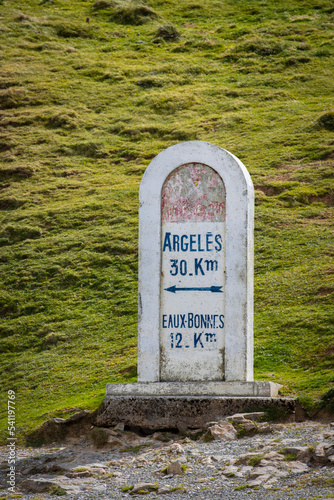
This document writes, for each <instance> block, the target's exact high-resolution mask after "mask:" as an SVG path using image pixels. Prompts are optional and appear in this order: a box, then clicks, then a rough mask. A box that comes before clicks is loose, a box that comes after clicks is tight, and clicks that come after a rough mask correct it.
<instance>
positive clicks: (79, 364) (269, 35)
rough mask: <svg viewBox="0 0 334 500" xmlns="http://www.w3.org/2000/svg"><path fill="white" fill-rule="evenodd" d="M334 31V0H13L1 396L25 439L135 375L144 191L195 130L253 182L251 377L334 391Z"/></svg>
mask: <svg viewBox="0 0 334 500" xmlns="http://www.w3.org/2000/svg"><path fill="white" fill-rule="evenodd" d="M333 27H334V8H333V6H332V2H331V1H330V0H281V1H279V2H277V1H274V0H249V1H247V2H246V1H244V0H219V1H218V0H208V1H205V2H204V1H198V0H182V1H181V2H178V1H176V0H164V1H162V0H147V2H146V3H141V2H139V0H138V1H137V0H96V1H95V2H94V0H71V1H68V0H25V1H22V0H21V1H19V0H0V37H1V41H0V58H1V66H0V168H1V180H0V216H1V228H0V245H1V246H0V273H1V289H0V312H1V316H2V319H1V326H0V337H1V347H0V349H1V351H2V352H3V353H4V354H2V357H1V362H2V380H3V384H2V385H3V390H2V397H4V398H5V397H6V392H7V390H9V389H12V390H15V391H16V392H17V405H18V407H17V408H18V409H17V421H18V427H19V430H20V431H25V430H27V429H28V428H31V427H33V426H36V425H37V424H38V423H39V422H41V421H42V420H45V419H46V417H48V416H50V415H61V414H62V412H64V411H66V410H68V409H70V408H83V407H84V408H94V407H96V406H97V405H98V404H99V403H100V402H101V400H102V398H103V395H104V391H105V384H106V383H107V382H121V381H122V382H130V381H134V380H136V344H137V332H136V329H137V324H136V322H137V225H138V188H139V183H140V180H141V176H142V174H143V172H144V170H145V168H146V166H147V165H148V163H149V161H150V159H152V158H153V157H154V156H155V155H156V154H158V153H159V152H160V151H161V150H162V149H164V148H166V147H168V146H170V145H172V144H175V143H177V142H180V141H185V140H193V139H198V140H205V141H208V142H211V143H213V144H217V145H219V146H221V147H223V148H225V149H227V150H229V151H230V152H232V153H233V154H235V155H236V156H238V157H239V158H240V159H241V160H242V161H243V162H244V164H245V165H246V167H247V168H248V170H249V171H250V174H251V176H252V179H253V182H254V184H255V189H256V215H255V375H256V378H257V379H266V380H273V381H277V382H280V383H282V384H284V390H283V393H284V394H287V395H288V394H289V395H294V394H298V395H301V396H303V397H310V398H317V397H319V396H321V394H323V393H324V392H326V391H327V390H328V389H329V388H330V387H333V382H334V375H333V365H334V340H333V326H332V325H333V317H332V316H333V308H332V307H331V301H332V299H333V290H334V284H333V272H334V267H333V260H332V257H333V248H332V247H331V244H332V243H333V233H331V226H330V223H331V217H332V215H333V208H332V207H333V181H332V179H333V165H334V112H333V108H332V107H331V106H332V104H333V103H332V101H331V98H332V96H333V90H334V89H333V87H334V85H333ZM3 423H4V427H6V420H5V419H4V420H3Z"/></svg>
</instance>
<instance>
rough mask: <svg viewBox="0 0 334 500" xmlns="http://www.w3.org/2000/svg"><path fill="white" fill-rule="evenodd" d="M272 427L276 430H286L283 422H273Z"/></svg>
mask: <svg viewBox="0 0 334 500" xmlns="http://www.w3.org/2000/svg"><path fill="white" fill-rule="evenodd" d="M272 429H273V430H274V431H276V432H282V431H284V429H285V427H284V425H283V424H272Z"/></svg>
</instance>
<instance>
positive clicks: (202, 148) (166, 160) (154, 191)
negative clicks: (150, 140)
mask: <svg viewBox="0 0 334 500" xmlns="http://www.w3.org/2000/svg"><path fill="white" fill-rule="evenodd" d="M187 164H189V165H190V164H192V165H194V164H201V165H202V166H203V167H204V168H205V167H211V168H212V169H213V170H215V171H216V172H217V173H218V175H219V176H220V177H221V179H222V181H223V183H224V186H225V190H226V193H227V196H229V194H230V193H231V192H234V193H239V194H240V190H241V191H242V193H243V195H246V197H247V198H248V200H249V201H250V203H251V204H252V203H253V197H254V189H253V183H252V180H251V178H250V175H249V173H248V171H247V169H246V167H245V166H244V165H243V163H242V162H241V161H240V160H239V159H238V158H237V157H236V156H234V155H233V154H232V153H230V152H229V151H226V150H225V149H223V148H220V147H219V146H215V145H213V144H210V143H208V142H202V141H189V142H181V143H179V144H176V145H174V146H171V147H169V148H167V149H165V150H164V151H162V152H161V153H159V154H158V155H157V156H156V157H155V158H153V160H152V161H151V163H150V164H149V166H148V167H147V169H146V170H145V173H144V175H143V178H142V181H141V184H140V190H139V200H140V205H141V206H142V205H143V204H145V205H147V206H148V205H152V204H153V205H154V204H155V201H156V202H157V203H158V204H159V205H161V204H162V195H163V193H162V190H163V186H164V183H165V181H166V185H167V184H168V182H169V181H168V176H169V175H170V174H171V173H172V172H173V171H174V170H175V169H178V168H179V167H182V166H185V165H187ZM173 175H176V176H177V175H178V174H177V171H176V172H175V173H174V174H173ZM159 212H160V209H159ZM178 220H179V219H178Z"/></svg>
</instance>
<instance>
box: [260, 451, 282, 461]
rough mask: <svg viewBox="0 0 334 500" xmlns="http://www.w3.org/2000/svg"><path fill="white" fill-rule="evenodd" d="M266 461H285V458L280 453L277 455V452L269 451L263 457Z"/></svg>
mask: <svg viewBox="0 0 334 500" xmlns="http://www.w3.org/2000/svg"><path fill="white" fill-rule="evenodd" d="M263 458H264V459H265V460H272V461H277V460H278V461H281V460H284V458H283V456H282V455H281V454H280V453H277V451H269V452H268V453H266V454H265V455H264V457H263Z"/></svg>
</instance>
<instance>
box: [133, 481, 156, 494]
mask: <svg viewBox="0 0 334 500" xmlns="http://www.w3.org/2000/svg"><path fill="white" fill-rule="evenodd" d="M158 488H159V485H158V484H157V483H144V482H143V483H137V484H135V485H134V486H133V488H132V490H131V491H130V494H131V495H134V494H135V493H139V492H145V493H146V492H147V493H148V492H150V491H156V490H157V489H158Z"/></svg>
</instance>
